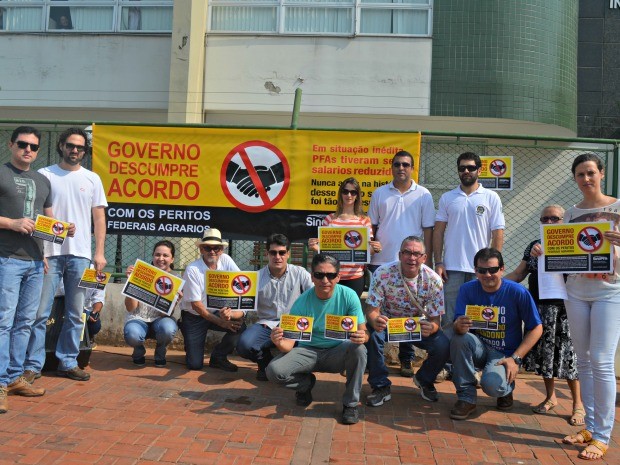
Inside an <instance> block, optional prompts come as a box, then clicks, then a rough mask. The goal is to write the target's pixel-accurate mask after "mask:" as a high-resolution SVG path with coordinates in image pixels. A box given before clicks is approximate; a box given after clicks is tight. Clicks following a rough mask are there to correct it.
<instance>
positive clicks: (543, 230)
mask: <svg viewBox="0 0 620 465" xmlns="http://www.w3.org/2000/svg"><path fill="white" fill-rule="evenodd" d="M612 229H613V223H612V222H611V221H603V222H598V223H566V224H543V225H541V227H540V236H541V238H542V240H541V242H542V246H543V250H544V252H545V254H544V263H545V272H547V273H597V274H598V273H600V274H606V273H610V272H612V270H613V267H614V260H613V248H612V247H611V244H610V243H609V241H606V240H605V237H604V236H603V233H604V232H605V231H610V230H612Z"/></svg>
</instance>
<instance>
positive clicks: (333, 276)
mask: <svg viewBox="0 0 620 465" xmlns="http://www.w3.org/2000/svg"><path fill="white" fill-rule="evenodd" d="M312 276H314V279H318V280H319V281H322V280H323V278H327V279H329V280H330V281H333V280H334V279H336V278H337V277H338V273H323V272H321V271H315V272H313V273H312Z"/></svg>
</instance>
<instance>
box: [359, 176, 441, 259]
mask: <svg viewBox="0 0 620 465" xmlns="http://www.w3.org/2000/svg"><path fill="white" fill-rule="evenodd" d="M368 216H369V217H370V221H371V223H372V224H373V225H377V233H376V238H375V239H376V240H378V241H380V242H381V249H382V250H381V252H380V253H376V254H374V255H373V256H372V259H371V263H372V264H373V265H383V264H385V263H390V262H393V261H394V260H398V251H399V250H400V244H401V243H402V242H403V239H404V238H405V237H407V236H411V235H414V236H419V237H422V236H423V234H424V228H432V227H433V226H435V205H434V204H433V197H432V195H431V193H430V192H429V190H428V189H426V188H425V187H422V186H420V185H419V184H416V183H415V182H413V181H412V183H411V187H410V188H409V189H408V190H407V191H405V192H404V193H401V192H400V191H399V190H398V189H397V188H396V187H394V182H391V183H389V184H386V185H384V186H381V187H379V188H378V189H377V190H375V191H374V192H373V194H372V198H371V199H370V208H369V210H368ZM429 253H430V252H429Z"/></svg>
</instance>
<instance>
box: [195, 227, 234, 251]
mask: <svg viewBox="0 0 620 465" xmlns="http://www.w3.org/2000/svg"><path fill="white" fill-rule="evenodd" d="M196 245H197V246H198V247H200V246H201V245H221V246H222V247H228V242H226V241H223V240H222V233H221V232H220V230H219V229H215V228H210V229H205V230H204V233H203V235H202V238H201V239H199V240H197V241H196Z"/></svg>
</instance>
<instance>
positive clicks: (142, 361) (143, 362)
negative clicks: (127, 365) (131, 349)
mask: <svg viewBox="0 0 620 465" xmlns="http://www.w3.org/2000/svg"><path fill="white" fill-rule="evenodd" d="M132 360H133V364H134V365H135V366H137V367H143V366H144V365H146V358H144V357H140V358H134V359H132Z"/></svg>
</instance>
